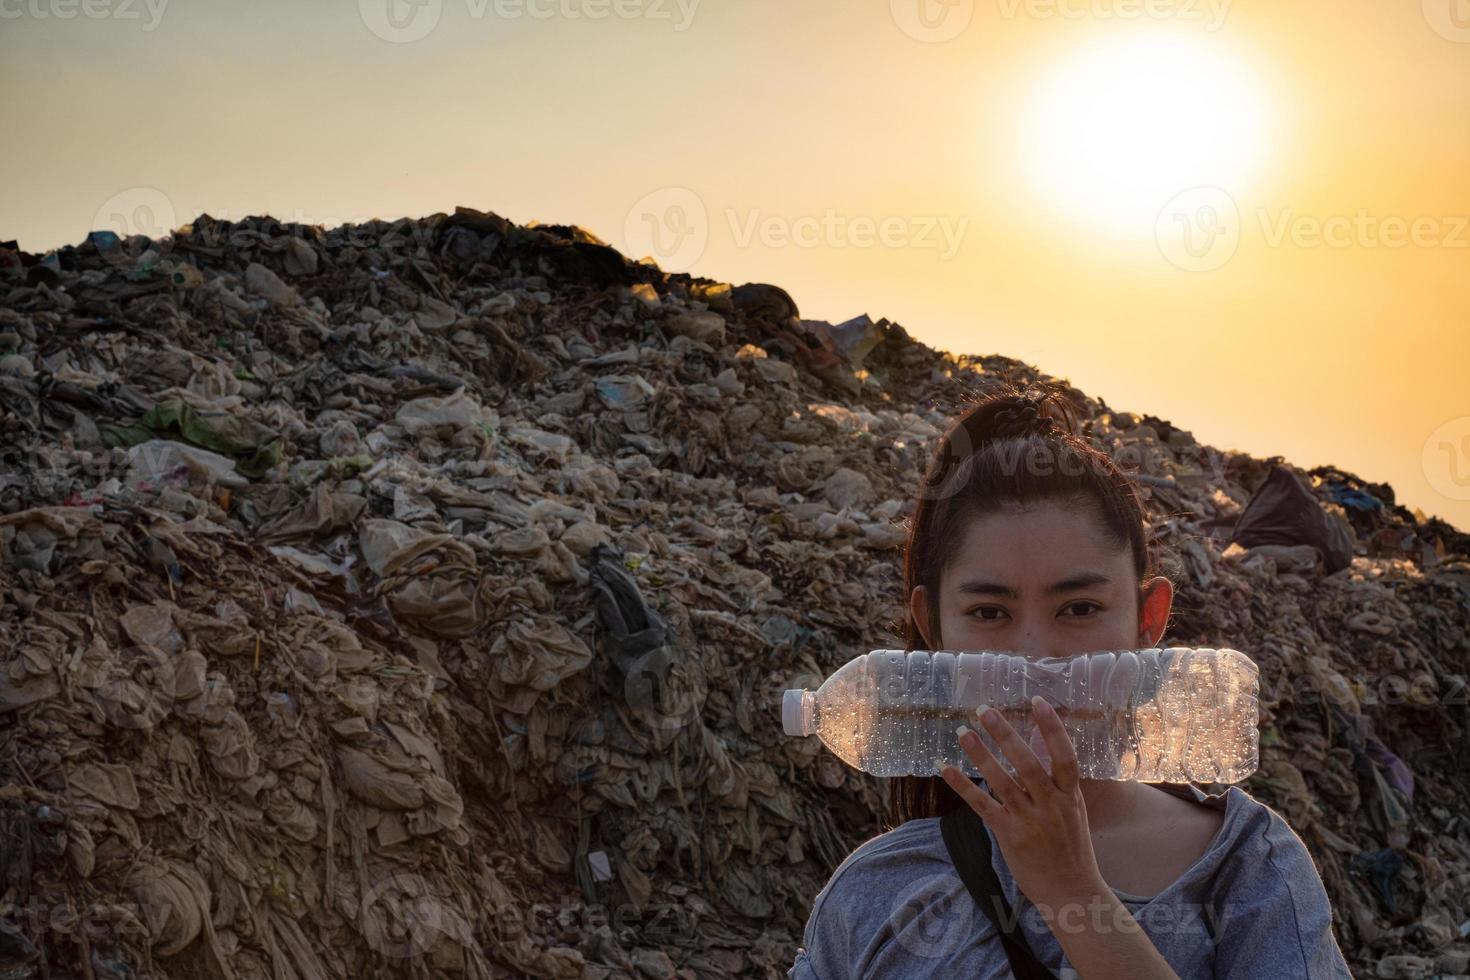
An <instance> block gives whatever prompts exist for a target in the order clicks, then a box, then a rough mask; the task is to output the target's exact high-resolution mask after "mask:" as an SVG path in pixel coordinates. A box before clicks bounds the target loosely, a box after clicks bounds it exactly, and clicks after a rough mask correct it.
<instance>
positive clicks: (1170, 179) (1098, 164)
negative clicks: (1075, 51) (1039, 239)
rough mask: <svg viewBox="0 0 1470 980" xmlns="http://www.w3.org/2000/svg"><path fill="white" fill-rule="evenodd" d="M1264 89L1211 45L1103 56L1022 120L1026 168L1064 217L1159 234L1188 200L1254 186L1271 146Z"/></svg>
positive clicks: (1137, 46) (1095, 54) (1060, 75)
mask: <svg viewBox="0 0 1470 980" xmlns="http://www.w3.org/2000/svg"><path fill="white" fill-rule="evenodd" d="M1261 88H1262V86H1261V85H1260V83H1259V82H1258V80H1257V79H1256V78H1255V77H1253V76H1252V74H1251V73H1250V71H1249V70H1248V68H1247V67H1246V66H1244V65H1242V64H1238V63H1235V62H1234V61H1232V60H1231V59H1230V58H1229V57H1227V56H1226V54H1225V53H1223V52H1221V51H1219V50H1218V49H1217V48H1216V47H1214V46H1212V45H1211V44H1207V43H1205V42H1203V41H1196V40H1194V39H1185V38H1178V37H1145V38H1138V39H1135V40H1132V41H1130V42H1126V43H1109V44H1106V45H1104V46H1099V47H1096V48H1093V49H1091V50H1089V51H1088V53H1087V54H1085V55H1083V56H1082V57H1081V58H1078V59H1076V60H1073V61H1071V62H1069V63H1068V64H1067V65H1066V66H1065V67H1064V68H1063V69H1062V70H1061V71H1059V72H1057V73H1056V74H1055V75H1054V76H1053V77H1052V78H1051V79H1050V80H1049V82H1048V83H1047V84H1045V85H1043V86H1041V87H1040V88H1039V89H1038V91H1037V97H1036V100H1035V101H1034V102H1033V103H1032V104H1031V105H1030V106H1028V107H1027V110H1026V111H1025V112H1024V114H1023V119H1024V123H1023V137H1022V162H1023V166H1024V167H1025V169H1026V170H1027V171H1029V172H1030V173H1031V174H1032V175H1034V178H1035V180H1036V183H1037V190H1038V191H1039V192H1040V193H1041V194H1042V195H1043V196H1045V197H1046V199H1047V200H1048V202H1049V203H1051V204H1052V205H1053V206H1055V207H1057V208H1060V209H1062V210H1064V211H1065V212H1067V213H1071V214H1076V215H1078V216H1082V217H1087V218H1090V219H1094V220H1097V221H1100V222H1103V223H1106V224H1108V225H1111V226H1114V227H1118V226H1126V227H1128V228H1141V227H1145V226H1150V227H1151V226H1152V224H1153V222H1154V219H1155V217H1156V216H1157V215H1158V213H1159V210H1160V208H1162V207H1163V206H1164V205H1165V204H1166V203H1167V202H1168V201H1169V200H1170V199H1171V198H1173V197H1174V196H1175V195H1176V194H1179V193H1180V192H1182V191H1186V190H1189V189H1191V188H1194V187H1199V186H1201V185H1215V186H1219V187H1221V188H1224V189H1225V190H1226V191H1227V192H1229V193H1232V194H1236V193H1239V191H1240V190H1241V188H1242V187H1243V186H1244V185H1245V184H1246V183H1247V182H1248V181H1249V180H1251V179H1252V177H1253V176H1254V175H1255V172H1256V171H1257V169H1258V167H1259V164H1260V157H1261V155H1262V148H1263V144H1264V133H1263V130H1264V127H1265V110H1264V106H1263V101H1262V93H1261Z"/></svg>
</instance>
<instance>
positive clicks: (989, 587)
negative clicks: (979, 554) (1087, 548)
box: [959, 572, 1112, 599]
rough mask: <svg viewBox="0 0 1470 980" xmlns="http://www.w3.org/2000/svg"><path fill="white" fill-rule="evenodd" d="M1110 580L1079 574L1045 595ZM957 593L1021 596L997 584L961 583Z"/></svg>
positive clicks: (1049, 588)
mask: <svg viewBox="0 0 1470 980" xmlns="http://www.w3.org/2000/svg"><path fill="white" fill-rule="evenodd" d="M1110 581H1112V579H1110V578H1108V577H1107V576H1106V575H1104V574H1102V573H1101V572H1081V573H1079V574H1077V575H1073V576H1070V577H1068V578H1064V579H1062V580H1061V581H1060V582H1056V583H1054V584H1052V585H1049V586H1047V588H1046V594H1047V595H1061V594H1062V593H1063V592H1075V591H1076V590H1078V589H1085V588H1087V587H1088V586H1089V585H1106V584H1108V582H1110ZM959 592H960V593H961V594H963V595H998V596H1003V597H1005V598H1007V599H1019V598H1021V594H1020V593H1019V592H1017V591H1016V590H1015V589H1013V588H1011V587H1010V586H1009V585H1001V584H1000V583H998V582H982V581H973V582H963V583H961V584H960V587H959Z"/></svg>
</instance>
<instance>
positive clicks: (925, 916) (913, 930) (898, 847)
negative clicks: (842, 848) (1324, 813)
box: [787, 779, 1352, 980]
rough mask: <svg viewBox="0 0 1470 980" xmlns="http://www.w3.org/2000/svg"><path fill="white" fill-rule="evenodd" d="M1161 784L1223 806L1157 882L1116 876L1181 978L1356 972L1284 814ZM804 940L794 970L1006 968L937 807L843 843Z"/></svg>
mask: <svg viewBox="0 0 1470 980" xmlns="http://www.w3.org/2000/svg"><path fill="white" fill-rule="evenodd" d="M977 781H978V782H979V783H980V785H982V786H983V785H984V780H983V779H980V780H977ZM1156 785H1157V786H1158V788H1159V789H1162V790H1165V791H1168V792H1172V793H1174V794H1175V795H1178V796H1181V797H1183V798H1185V799H1195V800H1198V801H1199V802H1202V803H1204V804H1206V805H1207V806H1213V807H1215V808H1216V809H1220V810H1223V811H1224V814H1225V819H1224V822H1223V824H1222V825H1221V827H1220V830H1219V832H1218V833H1217V834H1216V835H1215V839H1214V840H1213V841H1212V842H1211V844H1210V847H1209V849H1208V850H1207V851H1206V852H1205V853H1204V854H1203V855H1201V856H1200V857H1199V859H1198V860H1196V861H1195V862H1194V864H1192V865H1190V866H1189V868H1188V869H1187V870H1186V871H1185V872H1184V874H1182V875H1181V876H1180V877H1179V878H1178V879H1177V880H1176V881H1175V882H1174V883H1173V884H1171V885H1169V886H1168V887H1167V888H1165V889H1164V890H1163V891H1161V892H1159V893H1158V894H1157V895H1134V894H1131V893H1129V892H1125V891H1121V890H1119V889H1116V888H1115V889H1113V892H1114V893H1115V894H1116V895H1117V896H1118V898H1119V900H1120V901H1122V903H1123V904H1124V905H1125V906H1126V907H1127V909H1128V911H1129V912H1130V913H1132V915H1133V918H1134V919H1136V920H1137V922H1138V924H1139V925H1140V926H1142V927H1143V930H1144V932H1146V933H1147V934H1148V936H1149V939H1150V940H1152V942H1153V944H1154V946H1155V947H1157V948H1158V950H1159V952H1160V953H1161V954H1163V957H1164V959H1166V960H1168V961H1169V964H1170V965H1171V966H1172V967H1173V968H1174V972H1175V973H1177V974H1179V976H1180V977H1181V978H1182V980H1194V978H1200V977H1229V978H1234V977H1273V978H1274V977H1292V978H1294V980H1339V978H1343V980H1352V974H1351V973H1350V972H1349V970H1348V967H1347V963H1346V961H1344V959H1343V956H1342V950H1341V949H1339V948H1338V945H1337V939H1336V938H1335V937H1334V936H1333V933H1332V905H1331V903H1330V902H1329V901H1328V898H1327V890H1326V889H1325V888H1324V887H1323V886H1322V878H1321V876H1320V875H1318V873H1317V868H1316V865H1314V864H1313V863H1312V857H1311V854H1310V853H1309V852H1308V851H1307V848H1306V845H1305V844H1303V843H1302V840H1301V838H1300V837H1298V836H1297V835H1296V833H1295V831H1293V830H1292V829H1291V827H1290V826H1288V825H1287V823H1286V821H1285V820H1283V819H1282V818H1281V816H1280V814H1278V813H1277V812H1276V811H1275V810H1273V809H1271V808H1270V807H1269V806H1267V805H1266V804H1265V803H1262V802H1261V801H1259V800H1257V799H1256V798H1254V797H1253V796H1251V795H1250V794H1248V793H1246V792H1245V791H1243V790H1241V789H1240V788H1239V787H1238V786H1231V787H1229V788H1228V789H1227V790H1226V791H1225V792H1224V793H1219V794H1215V795H1208V794H1206V793H1205V792H1204V791H1203V790H1201V789H1200V788H1199V787H1197V786H1194V785H1192V784H1185V785H1168V784H1156ZM985 832H986V833H987V834H990V830H989V829H988V828H987V829H986V831H985ZM990 838H991V864H992V865H993V866H994V867H995V873H996V876H997V877H998V878H999V879H1000V884H1001V890H1002V891H1003V892H1004V893H1005V896H1006V900H1007V901H1008V902H1009V903H1010V905H1011V910H1012V913H1013V914H1016V915H1018V916H1019V924H1020V929H1021V931H1022V932H1023V933H1024V935H1025V937H1026V941H1027V942H1028V943H1029V944H1030V946H1031V949H1032V950H1033V951H1034V952H1035V953H1036V955H1037V957H1038V958H1039V959H1040V960H1041V962H1042V963H1043V964H1045V965H1046V966H1047V967H1048V968H1049V969H1050V970H1051V971H1052V972H1053V973H1055V974H1057V976H1058V977H1060V978H1061V980H1072V978H1076V977H1077V976H1078V974H1077V972H1076V971H1075V970H1074V969H1073V968H1072V965H1071V963H1070V962H1069V961H1068V960H1067V958H1066V955H1065V953H1064V952H1063V950H1062V947H1061V944H1060V943H1059V942H1058V941H1057V939H1056V937H1055V936H1054V935H1053V934H1052V932H1051V929H1050V928H1049V927H1048V926H1047V924H1046V921H1045V919H1044V918H1043V916H1042V913H1041V910H1040V909H1038V908H1037V907H1036V906H1034V905H1032V904H1031V903H1030V902H1029V901H1028V900H1027V899H1026V898H1025V896H1024V895H1022V894H1021V891H1020V889H1019V888H1017V887H1016V880H1015V878H1013V877H1012V876H1011V873H1010V869H1008V868H1007V867H1006V863H1005V858H1004V857H1003V856H1002V855H1001V851H1000V847H999V845H997V844H996V843H995V835H994V834H990ZM1068 911H1070V912H1071V913H1073V915H1072V918H1071V920H1070V921H1069V920H1067V919H1066V918H1065V917H1063V918H1062V919H1060V920H1059V922H1060V924H1061V925H1062V926H1063V927H1067V926H1071V927H1074V928H1095V929H1099V930H1100V931H1105V930H1107V929H1110V928H1111V929H1120V928H1123V926H1121V925H1117V924H1114V923H1113V922H1112V921H1111V919H1108V918H1105V917H1104V916H1102V914H1101V912H1100V910H1099V909H1097V908H1094V909H1092V910H1090V911H1089V910H1088V909H1086V908H1083V907H1081V906H1079V907H1076V908H1074V909H1071V910H1068ZM1211 922H1213V923H1214V924H1215V926H1216V932H1217V934H1218V935H1219V937H1220V938H1219V944H1218V946H1216V945H1215V944H1214V943H1213V942H1212V941H1211V938H1210V935H1211V930H1210V923H1211ZM802 945H803V947H804V948H802V949H799V950H798V951H797V954H796V962H795V963H794V964H793V966H792V967H791V970H790V971H789V973H788V974H787V976H788V978H789V980H847V978H854V980H855V978H859V977H881V978H885V980H903V978H908V977H914V978H919V977H923V978H928V977H966V978H973V980H1005V978H1008V977H1010V976H1011V970H1010V965H1009V962H1008V961H1007V959H1006V954H1005V949H1004V947H1003V946H1002V945H1001V942H1000V937H999V935H998V934H997V933H996V931H995V929H994V927H992V926H991V924H990V920H989V919H988V918H987V917H986V916H985V915H984V913H982V912H981V910H980V909H979V907H978V906H976V905H975V902H974V900H973V899H971V897H970V893H969V892H968V891H966V889H965V886H964V883H963V882H962V881H960V877H959V873H958V872H957V871H956V870H955V867H954V864H953V862H952V861H951V860H950V857H949V852H948V850H946V849H945V846H944V840H943V838H942V837H941V835H940V830H939V818H938V817H928V818H924V819H919V820H910V821H908V822H907V823H905V824H903V825H901V826H899V827H896V828H894V829H893V830H890V831H888V832H887V833H884V834H879V835H878V836H876V837H873V838H871V839H870V840H867V841H865V842H864V843H862V844H860V845H859V846H858V847H857V848H856V849H855V850H854V851H853V852H852V853H851V854H849V855H848V856H847V858H846V859H845V860H844V861H843V862H842V864H840V865H839V866H838V867H837V870H836V871H834V872H833V873H832V877H831V879H830V880H829V881H828V882H827V885H826V887H824V888H823V889H822V890H821V892H820V893H819V894H818V895H817V897H816V899H815V901H813V903H812V910H811V917H810V918H809V919H808V920H807V925H806V933H805V936H804V937H803V943H802Z"/></svg>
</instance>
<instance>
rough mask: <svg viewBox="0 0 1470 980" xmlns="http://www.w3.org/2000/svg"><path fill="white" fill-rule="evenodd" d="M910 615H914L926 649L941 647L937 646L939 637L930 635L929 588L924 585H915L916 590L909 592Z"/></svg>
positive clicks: (915, 623)
mask: <svg viewBox="0 0 1470 980" xmlns="http://www.w3.org/2000/svg"><path fill="white" fill-rule="evenodd" d="M909 615H910V616H912V617H913V619H914V625H915V626H916V627H918V630H919V636H920V637H921V638H923V641H924V649H926V650H937V649H939V648H938V647H937V646H935V642H936V641H937V640H938V637H933V636H930V635H929V590H928V589H926V588H924V586H922V585H916V586H914V591H912V592H910V593H909Z"/></svg>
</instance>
